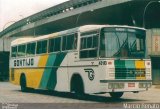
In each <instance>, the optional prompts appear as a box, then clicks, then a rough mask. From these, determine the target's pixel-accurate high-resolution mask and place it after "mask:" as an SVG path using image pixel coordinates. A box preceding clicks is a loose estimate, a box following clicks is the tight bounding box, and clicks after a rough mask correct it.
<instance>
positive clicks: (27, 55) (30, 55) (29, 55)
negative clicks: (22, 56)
mask: <svg viewBox="0 0 160 109" xmlns="http://www.w3.org/2000/svg"><path fill="white" fill-rule="evenodd" d="M33 43H35V49H34V54H27V50H28V46H27V45H28V44H33ZM26 46H27V47H26V48H27V49H26V57H32V56H35V55H36V49H37V42H36V41H33V42H29V43H26Z"/></svg>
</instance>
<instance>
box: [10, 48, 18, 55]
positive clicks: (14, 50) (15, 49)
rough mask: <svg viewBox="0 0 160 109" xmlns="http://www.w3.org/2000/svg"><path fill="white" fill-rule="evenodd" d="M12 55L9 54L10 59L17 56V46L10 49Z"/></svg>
mask: <svg viewBox="0 0 160 109" xmlns="http://www.w3.org/2000/svg"><path fill="white" fill-rule="evenodd" d="M11 51H12V54H11V57H16V55H17V46H16V47H12V50H11Z"/></svg>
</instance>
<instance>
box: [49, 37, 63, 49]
mask: <svg viewBox="0 0 160 109" xmlns="http://www.w3.org/2000/svg"><path fill="white" fill-rule="evenodd" d="M60 50H61V38H60V37H59V38H54V39H50V40H49V52H58V51H60Z"/></svg>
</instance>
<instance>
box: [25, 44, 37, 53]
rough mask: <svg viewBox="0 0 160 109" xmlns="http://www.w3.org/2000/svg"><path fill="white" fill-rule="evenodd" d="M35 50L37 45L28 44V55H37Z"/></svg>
mask: <svg viewBox="0 0 160 109" xmlns="http://www.w3.org/2000/svg"><path fill="white" fill-rule="evenodd" d="M35 48H36V43H28V44H27V55H28V56H30V55H34V54H35Z"/></svg>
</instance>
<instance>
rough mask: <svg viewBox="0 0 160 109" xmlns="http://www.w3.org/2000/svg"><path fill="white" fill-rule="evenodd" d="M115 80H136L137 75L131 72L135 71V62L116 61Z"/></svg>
mask: <svg viewBox="0 0 160 109" xmlns="http://www.w3.org/2000/svg"><path fill="white" fill-rule="evenodd" d="M114 63H115V79H135V75H134V74H132V73H129V72H128V71H129V70H132V69H133V70H135V69H136V67H135V61H134V60H115V62H114Z"/></svg>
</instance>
